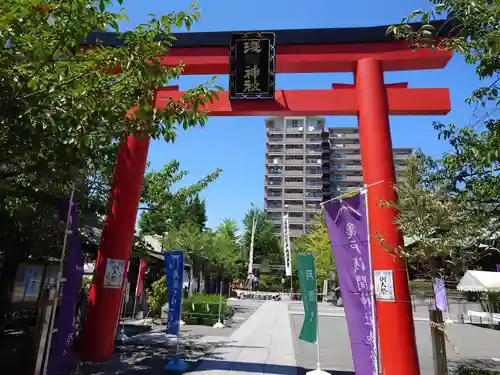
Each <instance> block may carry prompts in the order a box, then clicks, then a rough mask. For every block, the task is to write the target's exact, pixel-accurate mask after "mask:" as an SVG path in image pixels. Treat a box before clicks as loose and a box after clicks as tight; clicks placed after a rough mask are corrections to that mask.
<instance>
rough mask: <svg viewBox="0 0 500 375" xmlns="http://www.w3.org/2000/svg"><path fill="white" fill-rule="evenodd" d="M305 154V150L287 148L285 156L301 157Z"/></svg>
mask: <svg viewBox="0 0 500 375" xmlns="http://www.w3.org/2000/svg"><path fill="white" fill-rule="evenodd" d="M303 153H304V148H285V154H287V155H290V154H292V155H297V154H299V155H301V154H303Z"/></svg>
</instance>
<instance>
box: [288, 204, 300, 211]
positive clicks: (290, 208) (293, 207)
mask: <svg viewBox="0 0 500 375" xmlns="http://www.w3.org/2000/svg"><path fill="white" fill-rule="evenodd" d="M303 210H304V205H302V204H285V212H295V211H303Z"/></svg>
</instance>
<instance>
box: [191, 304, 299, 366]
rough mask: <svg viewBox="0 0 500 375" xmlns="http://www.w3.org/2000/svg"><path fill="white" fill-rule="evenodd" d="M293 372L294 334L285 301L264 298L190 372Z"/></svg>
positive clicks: (294, 364)
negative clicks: (222, 342)
mask: <svg viewBox="0 0 500 375" xmlns="http://www.w3.org/2000/svg"><path fill="white" fill-rule="evenodd" d="M249 373H251V374H252V375H254V374H255V375H259V374H278V375H296V374H297V368H296V363H295V353H294V349H293V338H292V330H291V324H290V317H289V315H288V307H287V304H286V303H285V302H274V301H269V302H265V303H264V304H262V306H260V308H259V309H258V310H257V311H256V312H255V313H254V314H253V315H252V316H251V317H250V318H249V319H248V320H247V321H246V322H245V323H243V324H242V326H241V327H240V328H239V329H238V330H237V331H236V332H234V333H233V334H232V335H231V336H230V337H229V338H228V340H227V342H226V344H225V345H222V346H221V347H219V348H217V349H215V350H214V351H213V352H211V353H210V354H209V357H208V358H207V359H206V360H203V361H202V362H201V363H200V365H199V366H198V367H197V369H196V370H195V371H193V372H191V373H190V374H192V375H215V374H217V375H243V374H245V375H248V374H249Z"/></svg>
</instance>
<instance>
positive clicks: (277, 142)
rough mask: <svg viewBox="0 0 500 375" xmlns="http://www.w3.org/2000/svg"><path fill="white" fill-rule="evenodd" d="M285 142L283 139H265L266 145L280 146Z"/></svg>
mask: <svg viewBox="0 0 500 375" xmlns="http://www.w3.org/2000/svg"><path fill="white" fill-rule="evenodd" d="M284 142H285V140H284V139H283V138H281V139H267V140H266V144H268V145H281V144H283V143H284Z"/></svg>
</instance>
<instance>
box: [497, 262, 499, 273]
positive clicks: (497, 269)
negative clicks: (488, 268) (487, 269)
mask: <svg viewBox="0 0 500 375" xmlns="http://www.w3.org/2000/svg"><path fill="white" fill-rule="evenodd" d="M497 272H500V264H497Z"/></svg>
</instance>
